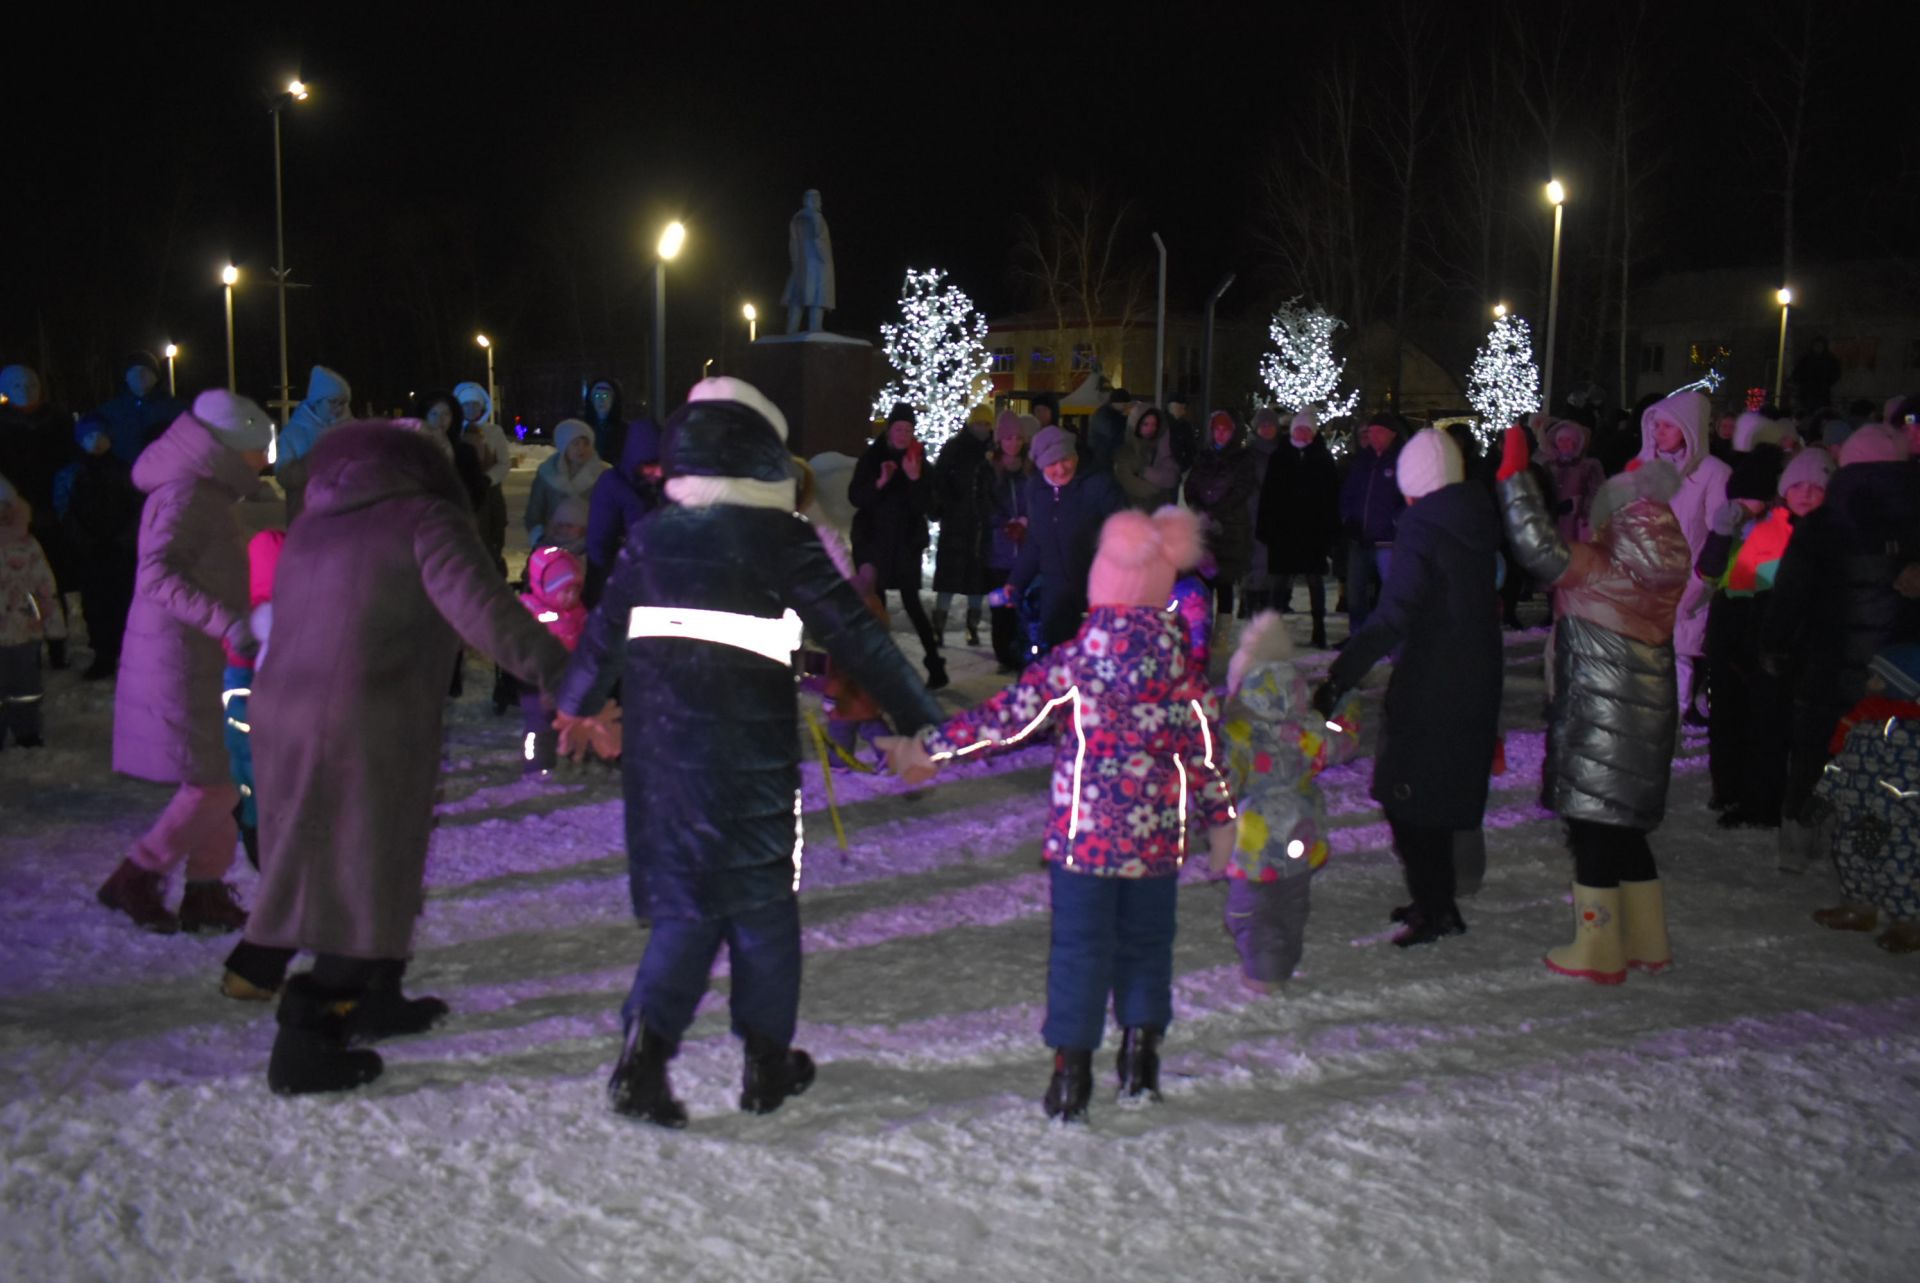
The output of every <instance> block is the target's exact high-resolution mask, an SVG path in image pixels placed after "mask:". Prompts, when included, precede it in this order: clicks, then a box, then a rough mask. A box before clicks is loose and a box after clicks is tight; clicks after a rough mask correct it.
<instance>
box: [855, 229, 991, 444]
mask: <svg viewBox="0 0 1920 1283" xmlns="http://www.w3.org/2000/svg"><path fill="white" fill-rule="evenodd" d="M880 342H881V346H882V347H883V348H884V349H885V351H886V354H887V362H888V363H889V364H890V365H892V366H893V368H894V370H895V371H896V372H897V373H898V374H899V376H900V377H899V378H898V379H895V380H893V381H892V382H889V383H888V384H887V386H886V387H884V388H882V389H880V395H879V396H878V397H877V398H875V400H874V403H873V417H874V418H876V419H878V418H880V417H881V416H883V415H885V414H886V412H887V410H888V409H889V408H890V407H892V406H893V404H894V403H895V402H898V401H905V402H906V403H907V404H908V405H910V406H912V407H913V408H914V409H915V410H916V411H918V412H919V415H920V422H919V424H918V426H917V427H916V428H915V432H916V434H917V435H918V436H919V438H920V440H921V441H922V442H923V443H925V445H926V447H927V457H928V458H929V459H935V458H938V457H939V455H940V447H941V446H943V445H945V444H946V442H947V438H948V437H951V436H952V435H953V434H954V433H956V432H958V431H959V430H960V429H961V428H963V427H965V426H966V422H967V414H968V412H969V411H971V410H972V409H973V407H974V406H976V405H979V404H981V403H982V402H983V401H985V400H986V399H987V398H988V396H989V395H991V394H992V392H993V378H992V374H991V371H992V368H993V358H992V357H991V356H989V355H988V353H987V318H986V314H985V313H983V312H981V311H980V309H978V308H976V307H975V306H974V305H973V300H972V299H970V298H968V297H967V294H966V291H965V290H963V289H961V288H960V287H959V286H957V285H953V284H949V283H948V281H947V274H946V272H945V271H944V270H942V269H940V268H937V267H933V268H928V269H927V270H926V271H924V272H917V271H914V270H913V269H911V268H909V269H908V270H907V280H906V284H905V285H904V286H903V287H902V289H901V291H900V320H899V321H897V322H895V321H889V322H887V323H886V324H884V325H882V326H881V327H880Z"/></svg>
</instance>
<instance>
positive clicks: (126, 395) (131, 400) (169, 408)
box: [94, 351, 187, 467]
mask: <svg viewBox="0 0 1920 1283" xmlns="http://www.w3.org/2000/svg"><path fill="white" fill-rule="evenodd" d="M120 375H121V378H122V380H123V383H124V387H123V389H122V391H121V392H120V394H119V395H118V396H116V397H114V398H113V399H112V400H110V401H107V402H104V403H103V404H101V405H100V407H99V408H98V409H96V410H95V411H94V413H95V414H97V415H99V416H100V417H102V418H103V419H105V420H106V421H107V435H108V436H109V437H111V438H112V440H113V452H114V453H115V454H117V455H119V456H120V457H121V458H122V459H124V460H126V462H127V466H128V467H132V466H133V464H134V461H135V460H137V459H138V458H139V457H140V452H141V451H142V450H144V449H146V448H147V447H148V446H149V445H152V444H153V443H154V442H155V441H156V440H158V439H159V437H160V434H161V433H163V432H165V431H166V430H167V428H168V426H169V425H171V424H172V423H173V421H174V420H176V419H178V418H179V417H180V416H181V415H183V414H185V413H186V412H187V403H186V402H185V401H182V400H180V398H178V397H176V396H174V395H173V394H172V393H171V392H162V391H161V390H160V385H161V384H162V383H163V382H165V377H166V376H165V375H164V374H163V373H162V372H161V370H160V362H159V360H158V358H156V357H155V356H154V355H153V353H151V352H144V351H142V352H134V353H131V354H129V355H128V357H127V358H126V360H124V361H122V362H120Z"/></svg>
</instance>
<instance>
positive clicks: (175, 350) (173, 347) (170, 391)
mask: <svg viewBox="0 0 1920 1283" xmlns="http://www.w3.org/2000/svg"><path fill="white" fill-rule="evenodd" d="M179 355H180V345H179V344H177V343H169V344H167V395H168V396H179V395H180V394H179V393H178V392H176V391H175V390H174V387H173V358H174V357H176V356H179Z"/></svg>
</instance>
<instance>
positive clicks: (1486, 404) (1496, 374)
mask: <svg viewBox="0 0 1920 1283" xmlns="http://www.w3.org/2000/svg"><path fill="white" fill-rule="evenodd" d="M1467 400H1468V401H1469V402H1470V403H1471V404H1472V406H1473V408H1474V409H1475V410H1476V411H1478V412H1479V415H1480V423H1479V426H1478V427H1476V428H1475V429H1474V435H1475V436H1477V437H1478V438H1479V439H1480V444H1481V445H1482V446H1483V447H1486V448H1489V449H1491V448H1492V447H1493V446H1494V445H1495V444H1497V443H1498V442H1499V440H1500V436H1501V434H1502V433H1504V432H1505V431H1506V430H1507V429H1508V428H1510V427H1512V426H1513V425H1514V424H1515V423H1517V422H1519V421H1520V420H1521V419H1522V418H1523V417H1525V416H1526V415H1529V414H1532V413H1533V412H1534V411H1535V410H1538V409H1539V408H1540V367H1539V366H1537V365H1535V364H1534V363H1533V336H1532V333H1531V332H1530V331H1529V330H1528V329H1527V323H1526V322H1525V321H1523V320H1521V319H1520V318H1519V317H1517V316H1503V317H1501V318H1500V319H1499V320H1497V321H1495V322H1494V323H1493V329H1492V330H1491V331H1489V332H1488V334H1487V341H1486V342H1485V343H1482V344H1481V345H1480V350H1479V351H1478V352H1476V353H1474V356H1473V369H1472V370H1470V371H1468V373H1467Z"/></svg>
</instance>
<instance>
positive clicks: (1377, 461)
mask: <svg viewBox="0 0 1920 1283" xmlns="http://www.w3.org/2000/svg"><path fill="white" fill-rule="evenodd" d="M1405 436H1406V420H1404V419H1402V418H1401V417H1400V416H1399V415H1397V414H1376V415H1374V416H1373V418H1372V419H1370V420H1368V421H1367V426H1366V427H1364V428H1362V429H1360V433H1359V439H1358V440H1357V441H1356V442H1355V443H1354V447H1353V449H1352V450H1351V451H1350V452H1349V455H1348V463H1347V476H1346V480H1344V481H1343V482H1341V484H1340V524H1341V527H1342V528H1343V530H1344V531H1345V533H1346V536H1347V552H1348V556H1347V636H1349V637H1351V636H1353V635H1354V634H1355V633H1358V632H1359V631H1360V630H1361V629H1362V628H1365V627H1366V625H1367V616H1368V615H1370V614H1371V613H1372V612H1373V603H1374V599H1375V598H1376V597H1377V596H1378V595H1379V594H1380V593H1381V592H1383V591H1385V589H1384V587H1383V585H1384V584H1385V583H1386V580H1387V573H1388V570H1389V569H1390V567H1391V566H1392V564H1393V532H1394V524H1395V523H1396V522H1397V521H1398V520H1399V518H1400V510H1401V508H1402V507H1404V506H1405V501H1404V498H1403V497H1402V495H1401V493H1400V490H1399V488H1398V486H1397V485H1396V483H1395V475H1396V471H1395V470H1396V468H1397V467H1398V464H1399V459H1400V443H1401V441H1402V439H1403V438H1404V437H1405ZM1462 466H1463V467H1464V465H1462Z"/></svg>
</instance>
